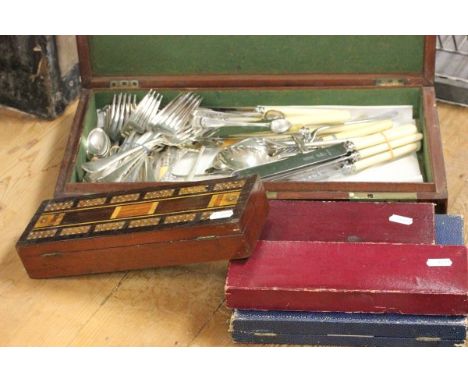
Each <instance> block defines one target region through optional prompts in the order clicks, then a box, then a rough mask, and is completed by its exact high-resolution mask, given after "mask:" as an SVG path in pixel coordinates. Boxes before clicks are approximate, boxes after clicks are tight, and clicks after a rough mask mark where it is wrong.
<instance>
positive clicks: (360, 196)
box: [348, 192, 418, 200]
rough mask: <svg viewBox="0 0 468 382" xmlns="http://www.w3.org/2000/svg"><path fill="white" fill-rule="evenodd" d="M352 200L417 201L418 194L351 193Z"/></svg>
mask: <svg viewBox="0 0 468 382" xmlns="http://www.w3.org/2000/svg"><path fill="white" fill-rule="evenodd" d="M348 196H349V199H350V200H417V199H418V195H417V193H416V192H350V193H349V194H348Z"/></svg>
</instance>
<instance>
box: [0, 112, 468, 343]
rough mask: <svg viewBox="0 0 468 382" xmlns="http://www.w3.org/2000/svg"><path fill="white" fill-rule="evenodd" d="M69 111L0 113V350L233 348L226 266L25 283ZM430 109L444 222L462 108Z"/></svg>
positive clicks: (467, 135)
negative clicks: (437, 128) (435, 118)
mask: <svg viewBox="0 0 468 382" xmlns="http://www.w3.org/2000/svg"><path fill="white" fill-rule="evenodd" d="M75 109H76V103H74V104H73V105H71V106H70V107H69V108H68V109H67V111H66V113H65V114H64V115H63V116H62V117H60V118H58V119H57V120H55V121H53V122H51V121H41V120H37V119H35V118H33V117H30V116H28V115H25V114H21V113H19V112H16V111H12V110H9V109H5V108H1V109H0V163H1V166H0V229H1V230H2V240H1V241H0V317H1V321H0V322H1V325H0V346H8V345H11V346H13V345H15V346H24V345H36V346H41V345H47V346H51V345H57V346H67V345H71V346H80V345H99V346H113V345H114V346H118V345H128V346H174V345H179V346H190V345H196V346H201V345H211V346H230V345H232V341H231V339H230V336H229V333H228V326H229V317H230V313H231V312H230V310H229V309H227V308H226V307H225V306H224V278H225V275H226V262H217V263H210V264H208V263H207V264H200V265H187V266H178V267H169V268H161V269H153V270H147V271H132V272H121V273H113V274H104V275H94V276H83V277H72V278H63V279H51V280H31V279H29V278H28V276H27V274H26V272H25V270H24V268H23V266H22V264H21V262H20V260H19V257H18V256H17V254H16V251H15V248H14V245H15V242H16V240H17V239H18V237H19V235H20V234H21V232H22V231H23V229H24V227H25V226H26V224H27V222H28V221H29V219H30V218H31V216H32V215H33V213H34V212H35V210H36V208H37V206H38V205H39V202H40V201H41V200H42V199H46V198H49V197H51V196H52V194H53V189H54V185H55V180H56V177H57V174H58V170H59V165H60V161H61V159H62V155H63V151H64V148H65V143H66V140H67V137H68V132H69V129H70V126H71V123H72V119H73V114H74V112H75ZM438 110H439V116H440V121H441V126H442V136H443V138H442V139H443V144H444V154H445V160H446V168H447V173H448V185H449V213H453V214H464V215H467V216H468V170H467V168H468V167H467V165H468V109H466V108H461V107H458V106H451V105H444V104H439V105H438ZM466 236H467V229H466V228H465V238H466Z"/></svg>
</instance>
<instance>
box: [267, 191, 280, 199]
mask: <svg viewBox="0 0 468 382" xmlns="http://www.w3.org/2000/svg"><path fill="white" fill-rule="evenodd" d="M266 196H267V198H268V199H278V193H277V192H274V191H267V192H266Z"/></svg>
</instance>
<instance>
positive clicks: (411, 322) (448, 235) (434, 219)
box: [226, 201, 468, 346]
mask: <svg viewBox="0 0 468 382" xmlns="http://www.w3.org/2000/svg"><path fill="white" fill-rule="evenodd" d="M463 232H464V231H463V218H462V217H460V216H451V215H435V214H434V208H433V205H432V204H424V203H419V204H415V203H359V204H356V203H346V202H286V201H273V202H271V204H270V214H269V217H268V220H267V223H266V226H265V229H264V231H263V234H262V240H261V241H260V242H259V244H258V246H257V248H256V250H255V251H254V253H253V254H252V256H251V257H250V258H249V259H247V260H242V261H231V263H230V266H229V270H228V277H227V280H226V301H227V305H228V306H229V307H231V308H233V309H234V312H233V315H232V318H231V325H230V331H231V334H232V337H233V339H234V341H236V342H240V343H254V344H294V345H322V346H463V345H464V344H465V338H466V328H467V317H466V314H467V312H468V299H467V293H468V291H467V289H468V288H467V252H466V247H465V246H464V239H463Z"/></svg>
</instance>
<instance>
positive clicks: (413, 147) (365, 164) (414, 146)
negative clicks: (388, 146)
mask: <svg viewBox="0 0 468 382" xmlns="http://www.w3.org/2000/svg"><path fill="white" fill-rule="evenodd" d="M420 148H421V142H416V143H410V144H408V145H405V146H401V147H397V148H395V149H394V150H393V154H392V153H391V152H390V150H388V151H386V152H383V153H380V154H378V155H374V156H371V157H369V158H365V159H361V160H358V161H357V162H356V163H354V165H353V169H354V171H355V172H358V171H362V170H364V169H366V168H369V167H371V166H376V165H378V164H383V163H385V162H388V161H391V160H394V159H398V158H401V157H403V156H405V155H408V154H411V153H415V152H417V151H419V149H420Z"/></svg>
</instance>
